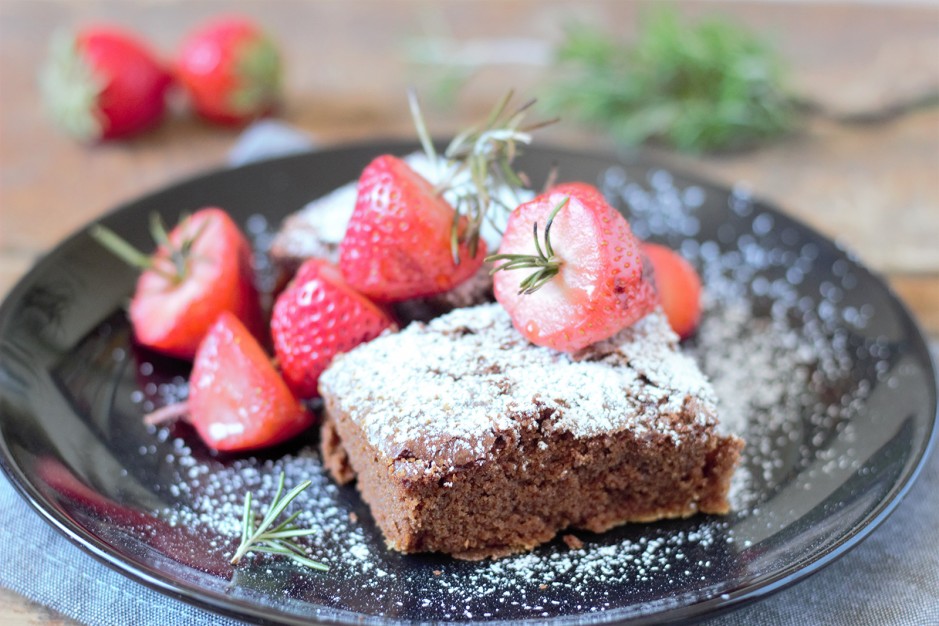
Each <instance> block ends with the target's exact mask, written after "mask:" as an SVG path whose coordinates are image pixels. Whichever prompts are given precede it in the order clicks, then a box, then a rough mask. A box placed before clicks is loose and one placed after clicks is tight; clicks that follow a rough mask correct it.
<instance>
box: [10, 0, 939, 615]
mask: <svg viewBox="0 0 939 626" xmlns="http://www.w3.org/2000/svg"><path fill="white" fill-rule="evenodd" d="M221 10H226V11H236V12H240V13H244V14H248V15H253V16H255V17H257V18H258V20H259V21H261V22H262V23H263V24H265V25H266V26H267V27H268V29H269V30H270V31H271V32H272V33H274V34H275V36H276V37H277V39H278V40H279V42H280V43H281V46H282V48H283V52H284V54H285V57H286V62H287V64H288V71H287V76H286V92H287V98H286V107H285V109H284V111H283V112H282V114H281V118H282V119H284V120H286V121H287V122H289V123H291V124H293V125H295V126H297V127H299V128H301V129H303V130H305V131H308V132H309V133H310V134H311V135H312V136H314V137H315V138H316V139H317V141H318V142H319V143H320V144H321V145H330V144H338V143H342V142H345V141H349V140H356V139H362V138H367V137H376V136H381V137H408V138H411V137H413V133H412V130H411V123H410V119H409V117H408V113H407V105H406V101H405V95H404V90H405V87H406V85H408V84H415V85H416V86H417V87H418V88H419V89H422V90H423V91H425V92H429V91H430V90H431V89H432V88H433V87H434V83H433V81H434V80H435V79H434V76H435V75H436V74H435V71H434V68H429V67H426V66H419V65H417V64H415V63H414V62H413V61H412V60H409V59H408V56H407V53H406V50H407V45H406V44H407V42H408V41H413V40H414V39H415V38H419V37H425V36H427V35H428V34H431V33H433V34H439V33H441V32H447V33H448V34H449V36H450V37H452V38H454V39H455V40H456V41H458V42H464V43H465V42H467V41H479V40H492V39H497V40H499V42H500V43H502V44H505V43H506V41H507V40H508V39H509V38H520V39H518V40H516V41H515V44H514V45H518V44H525V45H529V44H533V43H534V45H535V47H536V49H537V48H538V46H544V45H545V44H547V45H551V44H553V43H556V42H558V41H559V40H560V38H561V37H562V34H563V29H564V26H565V24H568V23H570V22H571V21H574V20H578V21H582V22H590V23H596V24H600V25H607V26H608V27H610V28H612V27H613V26H614V25H615V28H616V29H617V31H619V32H621V33H623V35H624V36H626V37H629V36H632V35H633V34H634V33H635V24H636V16H637V12H638V11H640V10H641V7H640V6H637V5H636V4H634V3H625V2H615V1H612V0H611V1H606V2H573V1H571V2H543V1H536V0H517V1H514V2H502V1H498V2H497V1H491V2H452V3H446V4H433V3H429V2H382V1H379V0H374V1H370V2H356V3H351V2H338V1H337V2H300V1H280V2H265V3H263V4H262V3H261V2H233V3H226V4H225V5H224V7H223V6H222V5H221V4H220V3H213V2H177V1H172V0H150V1H146V2H144V1H140V2H126V1H121V0H101V1H97V2H63V1H51V2H46V1H31V0H29V1H28V0H2V1H0V163H2V169H0V297H2V296H3V295H4V294H6V293H7V292H8V291H9V289H10V288H11V287H12V286H13V284H14V283H15V282H16V281H17V280H18V279H19V277H21V276H22V275H23V274H24V273H25V272H26V271H27V270H28V269H29V267H30V266H31V265H32V264H33V263H34V262H35V261H36V259H37V258H39V257H40V256H41V255H42V254H43V253H45V252H46V251H48V250H50V249H51V248H52V247H53V246H55V245H56V243H57V242H58V241H60V240H61V239H63V238H64V237H65V236H67V235H68V234H69V233H71V232H72V231H74V230H75V229H78V228H80V227H82V226H83V225H84V224H86V223H88V222H89V221H90V220H93V219H94V218H95V217H96V216H98V215H100V214H102V213H103V212H105V211H107V210H108V209H109V208H111V207H113V206H115V205H116V204H118V203H120V202H123V201H126V200H129V199H132V198H134V197H135V196H138V195H141V194H143V193H146V192H148V191H151V190H154V189H157V188H159V187H161V186H163V185H166V184H168V183H171V182H173V181H175V180H177V179H179V178H180V177H185V176H189V175H191V174H193V173H195V172H199V171H202V170H205V169H208V168H212V167H216V166H218V165H221V164H222V163H223V161H224V158H225V154H226V151H227V150H228V149H229V148H230V147H231V145H232V143H233V141H234V140H235V138H236V137H237V131H233V130H230V129H219V128H214V127H209V126H206V125H203V124H201V123H199V122H198V121H196V120H193V119H191V118H190V117H188V116H187V115H186V114H185V113H183V112H182V111H176V112H174V114H173V115H172V116H171V119H169V120H168V121H167V122H166V123H165V124H164V125H163V126H162V127H160V128H159V129H158V130H156V131H155V132H152V133H149V134H147V135H145V136H143V137H140V138H137V139H134V140H132V141H129V142H125V143H111V144H106V145H100V146H92V147H88V146H81V145H78V144H76V143H73V142H72V141H70V140H69V139H66V138H64V137H63V136H61V135H59V134H58V133H57V132H56V131H55V130H53V129H52V127H51V126H50V124H49V123H48V122H47V120H46V119H45V118H44V117H43V115H42V112H41V107H40V104H39V100H38V94H37V90H36V74H37V69H38V67H39V65H40V63H41V61H42V59H43V57H44V55H45V51H46V45H47V42H48V40H49V37H50V36H51V34H52V33H53V32H54V31H55V30H56V29H59V28H63V27H66V28H67V27H72V26H75V25H77V24H85V23H89V22H94V21H102V20H107V21H111V22H117V23H120V24H123V25H125V26H128V27H130V28H133V29H135V30H137V31H138V32H141V33H145V34H146V35H147V36H148V37H149V39H150V40H151V41H152V42H153V43H154V45H155V46H156V47H157V48H158V49H159V50H161V51H162V52H163V53H164V54H167V55H169V54H171V53H172V50H173V49H174V47H176V46H177V45H178V44H179V41H180V38H181V36H182V34H183V33H184V32H185V31H186V30H187V29H189V28H191V27H192V26H194V25H196V24H198V23H199V22H200V21H201V20H204V19H205V18H207V17H209V16H211V15H213V14H216V13H218V12H219V11H221ZM682 10H683V12H684V13H685V14H687V15H688V16H689V17H694V16H699V15H702V14H708V13H715V12H717V13H722V14H727V15H733V17H734V19H736V20H737V21H739V22H741V23H744V24H748V25H750V26H752V27H753V28H755V29H758V30H759V31H760V32H762V33H765V34H766V35H767V36H768V37H769V38H770V39H771V40H772V41H774V42H775V43H776V45H777V47H778V48H779V49H780V50H781V51H782V53H783V55H784V56H785V58H786V59H787V60H788V62H789V63H790V66H791V68H792V75H791V80H792V84H793V86H794V88H795V89H796V90H797V91H798V92H799V93H800V94H802V95H803V96H804V97H805V98H807V99H809V100H811V101H813V102H815V103H816V104H818V105H819V106H820V107H822V108H823V109H824V110H826V111H827V112H828V114H827V115H818V114H816V115H813V116H810V117H808V118H807V119H806V120H805V124H804V125H803V127H802V129H801V131H800V132H798V133H797V134H795V135H793V136H791V137H789V138H786V139H784V140H782V141H778V142H776V143H774V144H772V145H768V146H765V147H763V148H760V149H758V150H754V151H750V152H746V153H740V154H730V155H721V156H718V157H714V156H702V157H688V156H678V155H674V154H670V153H664V152H661V151H660V152H659V156H664V157H665V158H667V159H670V160H671V161H673V162H674V163H676V164H677V165H679V166H680V167H683V168H685V169H691V170H694V171H697V172H700V173H701V174H703V175H706V176H709V177H711V178H713V179H715V180H717V181H721V182H724V183H728V184H731V183H736V182H745V183H746V184H748V185H749V187H750V188H752V189H753V190H754V192H755V193H757V194H758V195H761V196H763V197H766V198H768V199H770V200H772V201H773V202H775V203H777V204H778V205H780V206H781V207H782V208H784V209H785V210H787V211H788V212H790V213H791V214H793V215H795V216H797V217H799V218H800V219H802V220H804V221H806V222H807V223H809V224H811V225H812V226H814V227H815V228H817V229H818V230H820V231H822V232H823V233H825V234H827V235H829V236H831V237H833V238H836V239H838V240H839V241H841V242H843V243H844V244H845V245H847V246H848V247H849V248H852V249H854V250H855V251H856V252H857V253H858V254H859V256H860V257H861V258H862V259H863V260H865V261H866V262H867V263H868V264H869V265H870V266H871V267H872V268H873V269H875V270H876V271H878V272H880V273H882V274H884V275H885V276H886V278H887V280H888V281H889V282H890V283H891V284H892V285H893V286H894V288H895V289H896V290H897V291H898V292H899V293H900V295H901V296H902V297H903V298H904V299H905V300H906V302H907V303H908V304H909V305H910V307H911V308H912V310H913V312H914V314H915V315H916V316H917V317H918V319H919V321H920V323H921V324H922V326H923V327H924V329H925V331H926V332H927V334H928V335H929V336H930V337H931V338H932V339H936V338H939V243H937V242H939V108H937V107H936V106H935V105H933V106H928V105H927V106H912V107H911V106H908V105H909V104H910V103H916V102H920V101H922V100H923V99H926V100H929V98H930V96H931V97H932V101H933V102H934V103H935V101H936V98H935V96H936V94H937V92H939V8H937V7H936V6H935V5H932V6H930V5H923V4H913V5H909V6H896V5H894V4H883V5H881V4H869V3H864V4H857V5H847V4H815V3H802V2H799V3H787V2H743V3H739V2H734V3H711V2H687V3H685V4H683V5H682ZM550 79H551V71H550V68H549V67H546V66H544V65H531V64H527V63H505V64H498V65H490V66H485V67H481V68H479V69H478V70H477V71H476V72H475V74H474V75H473V77H472V78H471V79H470V80H469V82H468V83H467V84H466V86H465V87H464V89H463V94H462V96H461V98H460V100H459V101H458V102H457V103H456V104H455V105H453V106H452V107H448V109H447V110H446V111H444V110H442V109H433V108H429V109H428V111H427V113H428V118H429V123H430V126H431V128H432V131H433V132H435V134H440V135H446V134H449V133H452V132H453V131H455V130H456V129H458V128H460V127H461V126H462V125H465V124H466V123H467V122H471V121H474V120H477V119H479V117H480V115H481V114H482V113H483V112H484V111H485V110H486V109H487V108H488V106H490V104H491V103H492V102H493V101H494V99H495V98H496V97H497V96H498V95H500V94H502V93H503V92H504V91H505V90H506V89H507V88H509V87H515V88H516V89H517V90H518V91H519V92H521V93H523V94H526V95H527V94H535V95H536V94H537V93H538V90H539V89H540V88H542V87H543V86H544V85H545V84H546V83H547V82H548V81H550ZM857 120H864V121H857ZM539 140H540V141H541V142H542V143H545V144H556V145H563V146H568V147H574V148H590V149H609V148H611V147H612V145H611V144H610V143H609V140H608V139H607V138H605V137H604V136H603V135H602V134H600V133H596V132H591V131H590V130H587V129H584V128H581V127H578V126H576V125H574V124H573V123H571V122H562V124H560V125H557V126H556V127H553V128H551V129H548V130H546V131H545V132H544V133H542V135H541V136H540V138H539ZM0 623H3V624H48V623H56V624H58V623H66V624H67V623H71V622H70V621H69V620H67V619H65V618H61V617H59V616H57V615H54V614H52V613H50V612H49V611H47V610H45V609H43V608H41V607H38V606H36V605H34V604H32V603H30V602H29V601H27V600H25V599H24V598H22V597H20V596H18V595H16V594H14V593H12V592H9V591H5V590H0Z"/></svg>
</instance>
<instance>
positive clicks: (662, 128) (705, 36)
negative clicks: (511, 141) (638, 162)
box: [544, 8, 796, 152]
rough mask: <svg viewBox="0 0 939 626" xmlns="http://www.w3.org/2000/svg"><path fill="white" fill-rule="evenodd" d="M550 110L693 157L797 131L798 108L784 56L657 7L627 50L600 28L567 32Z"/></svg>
mask: <svg viewBox="0 0 939 626" xmlns="http://www.w3.org/2000/svg"><path fill="white" fill-rule="evenodd" d="M555 75H558V76H561V78H560V79H559V80H557V81H555V82H554V83H553V84H552V85H551V86H550V90H549V91H548V93H546V94H545V95H544V101H545V103H546V104H547V106H548V108H549V109H553V110H555V111H557V112H560V113H561V114H564V115H568V114H570V115H573V116H574V117H579V118H580V119H582V120H583V121H586V122H588V123H590V124H592V125H594V126H596V127H598V128H602V129H603V130H605V131H607V132H610V133H611V134H613V135H614V136H615V137H616V138H617V139H618V140H620V141H622V142H624V143H627V144H639V143H644V142H647V141H656V142H660V143H664V144H668V145H671V146H674V147H676V148H678V149H679V150H685V151H689V152H701V151H709V150H725V149H732V148H738V147H745V146H749V145H752V144H754V143H756V142H758V141H761V140H764V139H769V138H772V137H775V136H777V135H780V134H783V133H785V132H787V131H789V130H791V129H792V127H793V126H794V124H795V122H796V117H795V107H794V105H793V100H792V98H791V96H790V95H789V94H788V93H787V92H786V90H785V88H784V85H783V70H782V63H781V61H780V58H779V57H778V56H777V55H776V54H775V53H774V52H773V51H772V50H771V49H770V47H769V46H768V45H767V44H766V43H765V42H763V41H761V40H760V39H759V38H758V36H757V35H755V34H754V33H752V32H750V31H748V30H747V29H745V28H744V27H742V26H739V25H736V24H734V23H733V22H731V21H729V20H725V19H718V18H709V19H704V20H701V21H699V22H697V23H695V24H685V23H683V22H682V20H680V19H679V17H678V15H677V13H676V12H675V11H674V10H666V9H661V8H659V9H658V10H656V11H654V12H652V13H650V14H647V15H646V16H644V17H643V18H642V19H641V20H640V28H639V35H638V38H637V39H636V40H635V42H634V43H633V44H632V45H630V44H626V43H621V42H620V41H618V40H617V39H616V38H614V37H613V36H611V35H608V34H606V33H604V32H602V31H600V30H598V29H594V28H590V27H586V26H580V27H575V28H572V29H570V30H569V31H568V34H567V37H566V40H565V42H564V43H563V44H562V46H561V47H560V49H559V50H558V67H557V68H556V72H555Z"/></svg>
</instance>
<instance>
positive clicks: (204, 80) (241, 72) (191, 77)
mask: <svg viewBox="0 0 939 626" xmlns="http://www.w3.org/2000/svg"><path fill="white" fill-rule="evenodd" d="M175 69H176V76H177V79H178V80H179V82H180V84H181V85H182V86H183V88H184V89H185V90H186V93H187V95H188V96H189V99H190V100H191V102H192V105H193V107H194V108H195V111H196V113H198V114H199V115H200V116H202V117H203V118H205V119H207V120H209V121H211V122H215V123H218V124H226V125H238V124H243V123H245V122H247V121H250V120H252V119H255V118H257V117H260V116H263V115H266V114H267V113H270V112H271V111H272V110H273V109H274V108H275V107H276V106H277V104H278V103H279V102H280V99H281V74H282V62H281V57H280V53H279V52H278V50H277V47H276V46H275V45H274V42H273V41H272V40H271V38H270V37H269V36H268V35H267V34H265V33H264V31H263V30H261V28H260V27H259V26H258V25H257V24H255V23H254V22H252V21H251V20H249V19H247V18H243V17H223V18H217V19H215V20H213V21H211V22H209V23H207V24H205V25H203V26H202V27H201V28H199V29H198V30H196V31H195V32H193V33H192V34H191V35H190V36H189V37H188V38H187V39H186V41H185V42H184V43H183V45H182V48H181V49H180V52H179V55H178V57H177V59H176V68H175Z"/></svg>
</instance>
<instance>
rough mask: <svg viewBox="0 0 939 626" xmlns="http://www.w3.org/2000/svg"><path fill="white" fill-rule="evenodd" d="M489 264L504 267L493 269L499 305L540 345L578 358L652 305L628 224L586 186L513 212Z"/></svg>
mask: <svg viewBox="0 0 939 626" xmlns="http://www.w3.org/2000/svg"><path fill="white" fill-rule="evenodd" d="M539 225H541V227H543V228H544V242H543V243H542V242H541V241H539V239H538V228H539ZM532 232H534V234H535V236H534V237H532ZM487 260H491V261H494V262H500V261H502V263H500V264H499V265H498V266H497V267H496V268H495V269H494V270H493V272H494V274H495V275H494V290H495V296H496V300H498V301H499V303H500V304H502V306H503V307H505V309H506V310H507V311H508V312H509V315H510V316H511V318H512V323H513V324H514V325H515V327H516V328H517V329H518V330H519V332H521V333H522V334H523V335H524V336H525V337H526V338H527V339H528V340H529V341H531V342H532V343H534V344H537V345H540V346H548V347H551V348H554V349H556V350H562V351H565V352H575V351H577V350H580V349H582V348H584V347H586V346H588V345H590V344H592V343H594V342H597V341H600V340H602V339H606V338H608V337H610V336H612V335H614V334H615V333H617V332H619V331H620V330H622V329H623V328H625V327H626V326H629V325H630V324H632V323H633V322H635V321H636V320H638V319H639V318H641V317H643V316H645V315H646V314H647V313H649V312H650V311H651V310H652V309H653V308H655V306H656V304H657V296H656V293H655V288H654V286H653V284H652V282H651V280H650V272H649V271H648V269H647V268H646V267H645V264H644V263H643V259H642V255H641V253H640V249H639V242H638V240H637V239H636V238H635V237H634V236H633V234H632V231H631V230H630V228H629V224H627V223H626V219H625V218H624V217H623V216H622V215H620V213H619V212H618V211H616V209H614V208H613V207H611V206H610V205H609V204H607V202H606V200H605V199H604V198H603V195H602V194H601V193H600V192H599V191H598V190H597V189H596V188H594V187H592V186H590V185H587V184H584V183H567V184H563V185H558V186H556V187H554V188H553V189H551V190H550V191H548V192H547V193H545V194H543V195H540V196H538V197H536V198H535V199H534V200H532V201H530V202H526V203H525V204H522V205H521V206H519V207H518V208H517V209H515V211H513V212H512V215H511V216H510V217H509V221H508V224H507V225H506V230H505V235H504V236H503V238H502V246H501V247H500V248H499V254H496V255H493V256H491V257H489V258H488V259H487ZM500 270H502V271H500ZM517 270H526V271H525V272H519V271H517Z"/></svg>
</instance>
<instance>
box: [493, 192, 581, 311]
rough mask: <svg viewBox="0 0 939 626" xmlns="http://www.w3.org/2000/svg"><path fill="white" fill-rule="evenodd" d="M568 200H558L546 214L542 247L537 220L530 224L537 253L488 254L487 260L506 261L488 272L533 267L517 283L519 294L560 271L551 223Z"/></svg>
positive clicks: (535, 287) (536, 288) (527, 291)
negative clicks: (548, 213)
mask: <svg viewBox="0 0 939 626" xmlns="http://www.w3.org/2000/svg"><path fill="white" fill-rule="evenodd" d="M569 201H570V196H568V197H566V198H564V199H563V200H561V201H560V202H558V204H557V206H556V207H554V209H553V210H552V211H551V215H549V216H548V223H547V224H545V227H544V247H542V246H541V243H540V242H539V241H538V222H535V223H534V224H532V229H533V230H534V231H535V251H536V252H537V254H493V255H490V256H488V257H486V261H487V262H490V261H506V263H503V264H502V265H497V266H496V267H494V268H492V271H491V272H489V273H490V274H495V273H496V272H498V271H503V270H504V271H508V270H521V269H534V270H535V271H534V272H532V273H531V274H529V275H528V276H527V277H526V278H525V279H523V280H522V282H521V283H519V286H518V293H519V295H521V294H532V293H535V292H536V291H538V290H539V289H541V287H542V286H543V285H544V284H545V283H547V282H548V281H549V280H551V279H552V278H554V277H555V276H556V275H557V273H558V272H560V271H561V259H559V258H557V257H556V256H554V248H553V247H552V245H551V224H553V223H554V218H555V217H557V214H558V212H559V211H560V210H561V209H563V208H564V207H565V206H567V203H568V202H569Z"/></svg>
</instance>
